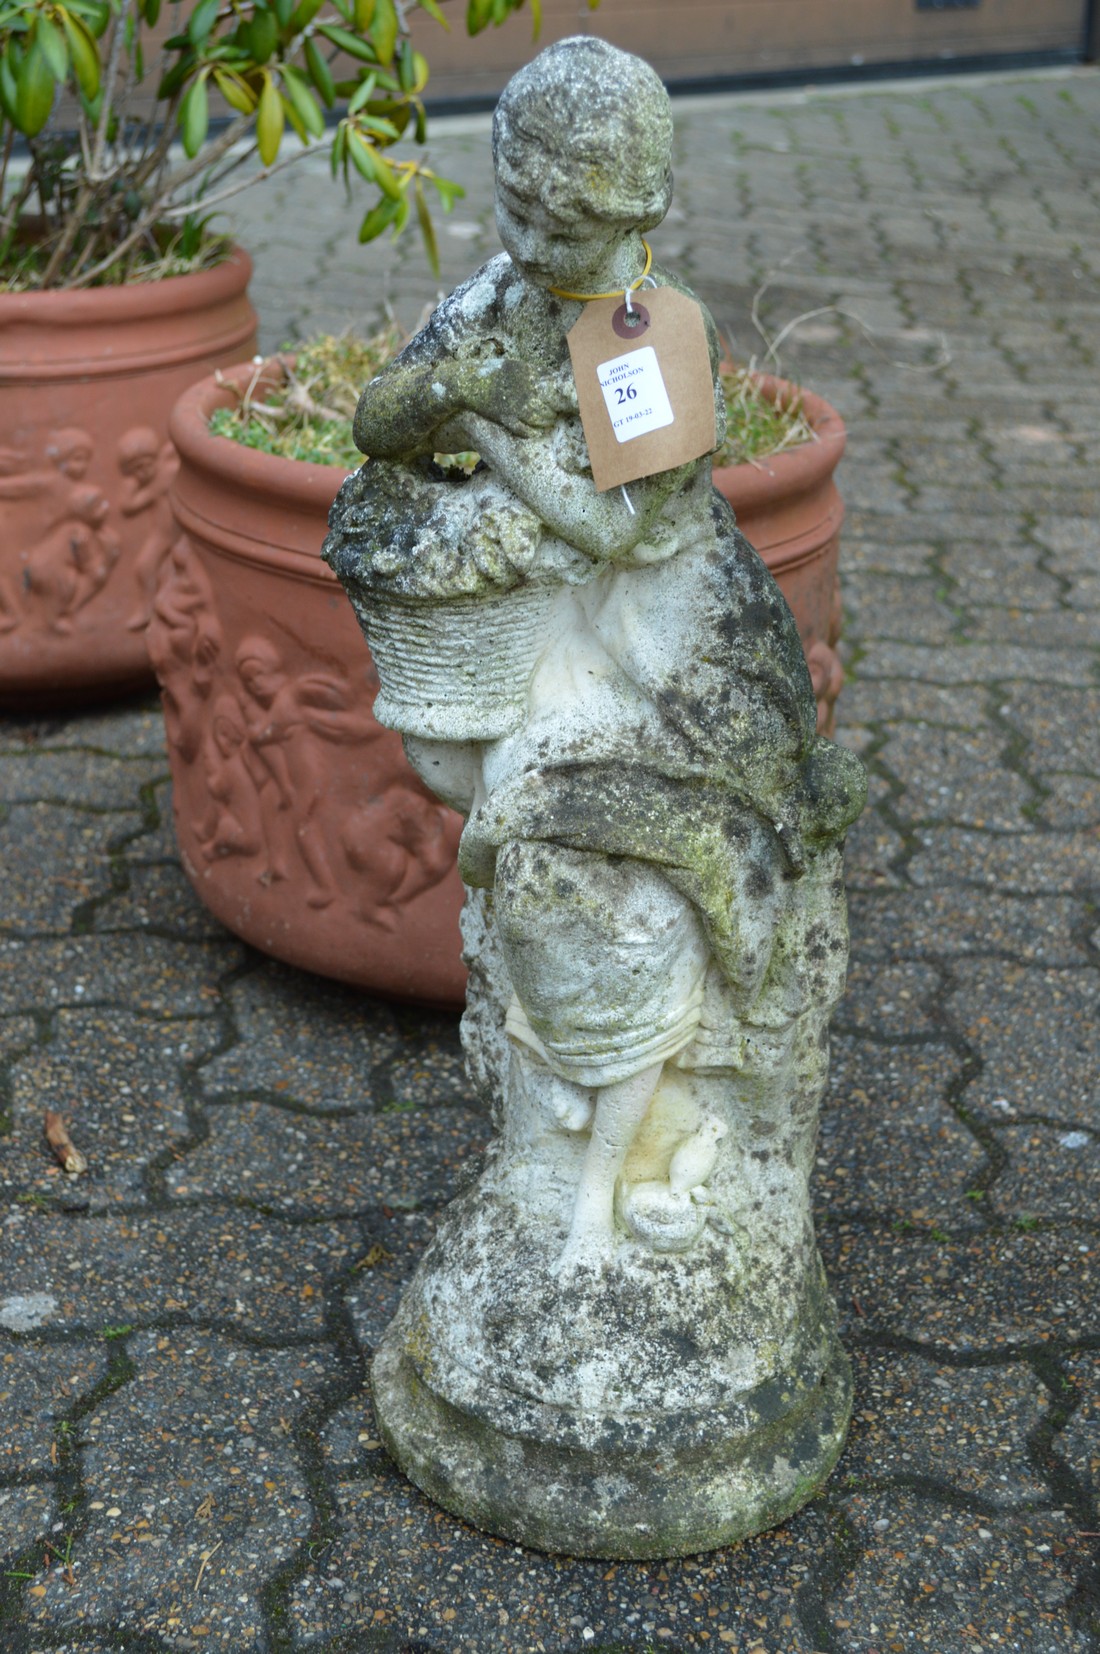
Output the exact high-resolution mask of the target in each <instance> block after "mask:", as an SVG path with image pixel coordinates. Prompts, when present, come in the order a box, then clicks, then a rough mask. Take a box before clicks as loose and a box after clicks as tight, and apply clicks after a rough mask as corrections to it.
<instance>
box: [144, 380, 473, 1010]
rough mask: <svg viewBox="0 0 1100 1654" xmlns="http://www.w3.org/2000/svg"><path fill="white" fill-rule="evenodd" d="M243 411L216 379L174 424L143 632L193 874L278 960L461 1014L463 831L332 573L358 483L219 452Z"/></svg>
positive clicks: (195, 392)
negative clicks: (390, 716) (175, 527)
mask: <svg viewBox="0 0 1100 1654" xmlns="http://www.w3.org/2000/svg"><path fill="white" fill-rule="evenodd" d="M250 372H251V370H250V368H248V367H245V368H242V369H239V370H238V373H237V377H238V378H239V379H240V380H241V381H242V382H243V380H244V378H245V377H247V375H248V374H249V373H250ZM229 377H233V376H232V375H230V376H229ZM230 400H231V397H230V394H229V393H228V392H226V391H225V390H224V389H222V388H220V387H219V386H218V385H217V384H216V383H215V382H214V380H213V379H207V380H205V381H204V382H203V383H202V384H200V385H197V386H195V387H194V388H193V389H191V390H190V391H188V392H187V393H186V394H185V395H184V396H183V397H182V398H181V400H180V401H179V403H178V404H177V406H176V408H175V411H174V412H173V415H172V421H171V435H172V440H173V442H174V443H175V445H176V448H177V450H178V453H179V461H180V465H179V472H178V474H177V476H176V478H175V481H174V482H173V484H172V491H171V494H172V507H173V510H174V512H175V515H176V519H177V522H178V524H179V528H180V529H181V530H182V533H181V534H180V535H179V538H178V540H177V541H176V543H175V545H174V548H173V550H172V554H171V557H170V559H169V561H168V563H167V564H166V565H165V569H164V572H163V575H162V577H161V583H160V587H159V590H158V593H157V599H156V604H155V609H154V615H153V620H152V622H151V624H150V626H149V631H148V643H149V651H150V654H151V655H152V657H153V661H154V664H155V666H156V670H157V676H158V677H159V679H160V684H161V689H162V691H163V695H164V710H165V722H166V726H167V732H168V747H169V757H170V761H171V768H172V782H173V791H174V797H175V814H176V830H177V834H178V837H179V844H180V849H181V852H182V855H183V864H184V867H185V868H186V870H187V873H188V876H189V878H190V879H191V882H192V884H193V885H194V887H195V890H196V891H197V892H198V895H199V896H200V898H201V899H202V901H203V902H205V903H206V905H207V906H208V907H209V908H210V909H211V911H212V912H213V913H215V914H216V915H217V917H218V918H219V919H221V920H222V922H223V923H224V924H226V925H228V926H229V928H230V929H231V930H233V931H235V932H236V933H237V934H238V935H239V936H243V937H244V938H245V940H246V941H249V942H252V943H253V944H254V945H255V946H256V947H258V948H262V949H263V950H264V951H265V952H266V953H271V954H274V955H275V956H276V957H277V958H280V959H285V960H288V961H289V962H290V963H291V964H294V965H300V966H304V967H305V968H306V969H308V970H314V971H319V972H321V973H322V974H324V975H327V976H334V977H337V978H339V979H341V980H342V981H346V982H352V983H356V984H358V985H359V986H361V987H364V988H368V989H371V990H373V991H375V992H378V993H385V994H387V995H391V996H394V997H397V998H403V999H418V1000H426V1001H432V1002H435V1003H439V1004H458V1003H461V1001H462V999H463V996H464V993H465V972H464V970H463V967H462V964H461V960H460V957H459V936H458V914H459V909H460V908H461V905H462V896H463V891H462V883H461V881H460V879H459V877H458V873H457V871H456V870H455V865H454V864H455V854H456V850H457V845H458V835H459V832H460V830H461V822H460V820H459V818H458V816H456V815H455V814H454V813H453V812H452V811H450V810H447V809H444V808H443V806H442V805H440V804H439V803H437V801H436V800H435V799H434V798H432V796H431V795H430V794H429V793H428V792H427V791H426V789H425V788H424V787H423V785H422V784H421V782H420V781H419V780H418V778H417V777H416V776H415V775H414V774H413V771H412V770H411V769H410V768H409V766H408V764H407V763H406V761H405V755H404V752H403V750H402V746H401V740H400V737H399V736H397V735H394V734H393V733H392V732H391V731H389V730H385V729H383V728H382V727H381V725H380V724H378V723H376V722H375V720H374V717H373V715H372V712H371V708H372V705H373V702H374V697H375V694H376V692H377V689H378V679H377V675H376V674H375V671H374V667H373V664H372V662H371V660H370V656H369V655H368V653H367V650H366V646H365V644H364V642H363V637H362V634H361V632H360V630H359V627H358V625H357V624H356V621H355V618H354V615H353V614H352V610H351V606H350V605H349V603H348V601H347V598H346V597H345V596H344V593H343V591H342V589H341V588H340V586H339V584H338V582H337V580H336V578H335V576H334V575H333V574H331V573H330V571H329V570H328V568H327V567H326V566H325V564H324V563H322V562H321V559H320V555H319V553H320V547H321V541H322V540H323V538H324V535H325V529H326V522H327V516H328V510H329V506H330V505H331V504H332V500H333V497H334V495H335V493H336V490H337V488H338V487H339V485H340V483H341V482H342V481H343V479H344V475H345V472H344V471H343V469H341V468H338V467H334V466H328V465H309V464H306V463H304V462H303V461H300V460H285V459H278V458H275V457H274V456H273V455H271V454H263V453H258V452H256V451H255V450H253V449H249V448H244V447H241V446H239V445H238V444H236V443H233V442H227V441H226V440H225V438H224V437H214V436H211V435H210V433H209V431H208V429H207V421H208V419H209V417H210V414H211V413H212V412H213V410H214V409H215V408H216V407H219V406H222V405H224V404H226V403H228V402H229V401H230Z"/></svg>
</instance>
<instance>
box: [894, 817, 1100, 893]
mask: <svg viewBox="0 0 1100 1654" xmlns="http://www.w3.org/2000/svg"><path fill="white" fill-rule="evenodd" d="M917 838H918V840H919V842H920V843H921V845H922V846H923V848H922V849H920V850H918V852H917V854H916V855H915V856H913V858H912V859H911V860H910V861H909V862H908V864H907V867H906V871H907V873H908V875H909V877H910V878H911V879H912V881H913V883H914V884H918V885H922V886H931V887H934V886H939V885H943V884H974V885H979V886H983V887H985V888H987V889H990V890H1003V891H1005V892H1006V894H1011V895H1020V896H1042V895H1049V896H1053V895H1072V894H1074V893H1076V892H1080V891H1087V890H1092V889H1095V888H1096V886H1097V885H1100V833H1098V832H1096V831H1095V830H1093V831H1091V832H1078V833H1029V834H1016V833H1005V834H998V833H985V832H968V831H966V830H965V829H962V828H954V827H936V828H927V827H922V828H920V829H919V830H918V833H917Z"/></svg>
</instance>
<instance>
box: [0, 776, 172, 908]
mask: <svg viewBox="0 0 1100 1654" xmlns="http://www.w3.org/2000/svg"><path fill="white" fill-rule="evenodd" d="M141 825H142V820H141V816H140V815H138V814H137V813H135V812H132V811H130V812H127V811H121V810H119V811H113V812H104V813H103V814H98V813H96V812H94V811H86V810H82V809H65V808H63V807H61V806H59V805H55V804H15V805H12V806H10V807H9V808H7V809H5V810H2V811H0V859H2V862H3V867H4V876H5V879H6V881H7V882H8V885H9V887H10V888H12V889H16V888H17V889H18V891H19V905H18V908H17V909H16V908H14V907H12V906H11V905H10V904H9V903H5V905H4V910H3V912H2V913H0V934H4V933H6V934H7V935H9V936H34V935H42V934H46V933H51V932H52V933H53V934H55V935H56V934H58V933H62V934H64V933H66V932H67V931H68V930H69V928H70V926H71V924H72V920H73V915H74V912H75V911H76V909H77V908H78V907H80V906H81V905H82V904H83V903H85V902H87V901H88V900H89V898H91V897H93V896H104V895H106V894H107V893H108V892H109V891H110V890H111V887H112V880H111V852H112V850H113V849H116V848H117V847H118V846H119V845H120V844H122V843H123V842H125V840H126V839H127V838H128V837H129V836H130V835H131V834H133V833H135V832H137V831H138V830H139V829H140V827H141ZM44 867H48V868H49V869H50V870H51V876H50V877H49V878H43V877H42V870H43V868H44Z"/></svg>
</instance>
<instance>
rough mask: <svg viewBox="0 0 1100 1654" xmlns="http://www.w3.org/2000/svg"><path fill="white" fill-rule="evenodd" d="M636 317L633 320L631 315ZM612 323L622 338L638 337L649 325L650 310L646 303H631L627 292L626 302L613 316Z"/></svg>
mask: <svg viewBox="0 0 1100 1654" xmlns="http://www.w3.org/2000/svg"><path fill="white" fill-rule="evenodd" d="M632 316H633V317H634V318H635V320H634V321H633V322H632V321H631V320H630V317H632ZM611 325H612V327H613V328H614V329H615V332H616V333H617V334H618V335H619V338H620V339H636V338H637V337H638V335H639V334H640V333H644V332H645V330H646V328H647V327H648V326H649V311H648V310H647V309H646V307H645V305H644V304H631V302H630V294H629V293H627V294H626V296H625V299H624V302H623V303H622V304H621V305H620V306H619V308H618V310H616V312H615V314H614V315H613V316H612V318H611Z"/></svg>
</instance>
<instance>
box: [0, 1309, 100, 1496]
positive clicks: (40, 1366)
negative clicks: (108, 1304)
mask: <svg viewBox="0 0 1100 1654" xmlns="http://www.w3.org/2000/svg"><path fill="white" fill-rule="evenodd" d="M107 1365H108V1356H107V1347H106V1346H105V1345H103V1344H101V1343H98V1344H91V1343H81V1342H79V1341H75V1340H74V1341H73V1342H71V1343H64V1344H29V1343H22V1342H20V1343H18V1344H13V1343H12V1342H11V1341H10V1340H7V1339H5V1340H4V1341H3V1342H2V1343H0V1417H3V1420H4V1433H3V1438H2V1440H0V1483H3V1482H4V1481H5V1480H6V1479H7V1478H9V1477H15V1476H27V1475H29V1474H33V1473H35V1472H40V1473H41V1472H44V1473H45V1474H46V1475H47V1476H48V1475H51V1474H52V1473H53V1471H54V1470H55V1468H56V1465H57V1460H58V1454H57V1434H56V1433H57V1426H58V1424H59V1422H60V1421H61V1420H63V1419H66V1418H67V1417H68V1415H69V1414H70V1413H71V1412H72V1409H73V1406H74V1404H75V1403H76V1402H77V1401H78V1400H79V1399H80V1398H81V1397H82V1396H83V1395H85V1394H86V1392H87V1391H89V1390H91V1389H92V1387H93V1386H94V1385H96V1384H98V1383H99V1381H100V1380H101V1379H102V1378H104V1377H105V1376H106V1373H107ZM51 1450H52V1452H51Z"/></svg>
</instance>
